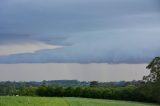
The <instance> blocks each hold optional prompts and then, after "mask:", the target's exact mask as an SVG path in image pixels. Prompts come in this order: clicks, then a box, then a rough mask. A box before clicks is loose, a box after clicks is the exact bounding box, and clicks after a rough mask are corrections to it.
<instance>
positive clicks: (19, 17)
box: [0, 0, 160, 64]
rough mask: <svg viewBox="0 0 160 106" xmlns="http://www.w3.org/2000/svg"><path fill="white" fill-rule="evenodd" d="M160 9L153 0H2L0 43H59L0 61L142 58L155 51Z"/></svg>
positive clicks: (137, 60) (159, 47) (159, 48)
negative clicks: (59, 46) (52, 46)
mask: <svg viewBox="0 0 160 106" xmlns="http://www.w3.org/2000/svg"><path fill="white" fill-rule="evenodd" d="M159 11H160V3H159V1H158V0H152V1H151V0H98V1H97V0H85V1H82V0H77V1H75V0H68V1H67V2H66V1H65V0H45V1H44V0H39V1H37V0H34V1H33V0H23V1H22V0H1V1H0V16H1V17H0V45H10V44H16V45H17V44H18V45H21V44H22V43H24V42H25V43H27V42H42V43H45V44H49V45H63V46H64V47H63V48H58V49H47V48H44V50H39V51H36V52H34V53H21V54H19V53H17V54H14V55H9V56H0V63H52V62H54V63H114V64H115V63H147V62H149V61H150V60H151V59H152V58H154V57H155V56H159V55H160V45H159V41H160V13H159ZM0 52H3V51H0Z"/></svg>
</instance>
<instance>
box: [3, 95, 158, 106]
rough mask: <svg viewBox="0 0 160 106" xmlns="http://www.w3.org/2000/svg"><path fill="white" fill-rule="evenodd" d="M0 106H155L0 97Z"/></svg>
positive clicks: (101, 101)
mask: <svg viewBox="0 0 160 106" xmlns="http://www.w3.org/2000/svg"><path fill="white" fill-rule="evenodd" d="M0 106H156V105H152V104H145V103H137V102H126V101H114V100H99V99H83V98H46V97H0Z"/></svg>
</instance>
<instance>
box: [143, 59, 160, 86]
mask: <svg viewBox="0 0 160 106" xmlns="http://www.w3.org/2000/svg"><path fill="white" fill-rule="evenodd" d="M146 68H147V69H149V70H150V74H149V75H148V76H144V77H143V80H145V81H147V82H152V83H160V57H155V58H154V59H153V60H152V61H151V62H150V64H149V65H148V66H147V67H146Z"/></svg>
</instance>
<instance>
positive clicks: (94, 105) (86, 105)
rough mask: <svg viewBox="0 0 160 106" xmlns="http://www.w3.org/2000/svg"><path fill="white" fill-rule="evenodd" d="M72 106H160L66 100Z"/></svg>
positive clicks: (111, 101) (98, 100)
mask: <svg viewBox="0 0 160 106" xmlns="http://www.w3.org/2000/svg"><path fill="white" fill-rule="evenodd" d="M65 99H66V100H67V101H68V102H69V103H70V106H158V105H153V104H147V103H139V102H127V101H115V100H100V99H85V98H65Z"/></svg>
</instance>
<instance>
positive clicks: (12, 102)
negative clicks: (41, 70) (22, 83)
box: [0, 96, 69, 106]
mask: <svg viewBox="0 0 160 106" xmlns="http://www.w3.org/2000/svg"><path fill="white" fill-rule="evenodd" d="M0 106H69V105H68V103H67V102H66V101H65V99H63V98H46V97H13V96H12V97H9V96H8V97H0Z"/></svg>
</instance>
